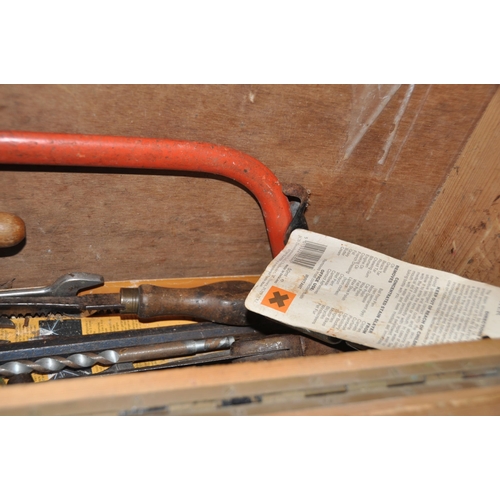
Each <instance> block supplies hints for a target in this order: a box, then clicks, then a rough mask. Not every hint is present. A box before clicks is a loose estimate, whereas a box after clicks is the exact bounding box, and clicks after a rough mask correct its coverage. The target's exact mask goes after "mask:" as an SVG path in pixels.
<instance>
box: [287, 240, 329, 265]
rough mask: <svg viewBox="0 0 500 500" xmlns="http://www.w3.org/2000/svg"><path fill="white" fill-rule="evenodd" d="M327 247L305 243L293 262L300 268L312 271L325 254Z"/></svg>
mask: <svg viewBox="0 0 500 500" xmlns="http://www.w3.org/2000/svg"><path fill="white" fill-rule="evenodd" d="M325 250H326V245H321V244H320V243H312V242H310V241H305V242H304V243H303V244H302V246H301V247H300V248H299V251H298V252H297V253H296V254H295V255H294V256H293V258H292V262H293V263H294V264H297V265H299V266H303V267H307V268H308V269H312V268H313V267H314V266H315V265H316V264H317V263H318V261H319V259H321V256H322V255H323V254H324V253H325Z"/></svg>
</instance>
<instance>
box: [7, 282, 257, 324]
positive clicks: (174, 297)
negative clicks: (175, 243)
mask: <svg viewBox="0 0 500 500" xmlns="http://www.w3.org/2000/svg"><path fill="white" fill-rule="evenodd" d="M253 286H254V284H253V283H250V282H247V281H220V282H216V283H211V284H208V285H203V286H199V287H195V288H164V287H159V286H155V285H141V286H139V287H136V288H121V289H120V293H119V294H90V295H83V296H76V297H68V296H62V297H57V296H56V297H37V296H32V297H30V296H19V297H15V296H13V297H5V298H0V316H2V315H3V316H26V315H30V316H35V315H50V314H75V313H95V312H114V313H119V314H123V315H134V316H137V317H138V318H139V319H142V320H144V319H145V320H147V319H158V318H161V317H165V316H176V317H189V318H193V319H197V320H205V321H212V322H214V323H221V324H226V325H246V324H247V323H248V322H247V314H248V311H247V309H246V308H245V299H246V297H247V295H248V294H249V293H250V290H251V289H252V288H253Z"/></svg>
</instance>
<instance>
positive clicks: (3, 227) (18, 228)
mask: <svg viewBox="0 0 500 500" xmlns="http://www.w3.org/2000/svg"><path fill="white" fill-rule="evenodd" d="M25 237H26V226H25V225H24V221H23V220H22V219H21V218H20V217H18V216H17V215H14V214H9V213H7V212H0V248H9V247H13V246H15V245H18V244H19V243H21V241H23V240H24V238H25Z"/></svg>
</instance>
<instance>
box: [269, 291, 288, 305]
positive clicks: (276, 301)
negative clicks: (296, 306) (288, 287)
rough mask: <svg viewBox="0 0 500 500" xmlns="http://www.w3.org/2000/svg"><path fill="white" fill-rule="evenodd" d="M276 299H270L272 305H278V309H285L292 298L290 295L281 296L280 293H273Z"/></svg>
mask: <svg viewBox="0 0 500 500" xmlns="http://www.w3.org/2000/svg"><path fill="white" fill-rule="evenodd" d="M273 295H274V298H272V299H269V303H270V304H276V305H277V306H278V307H285V302H286V301H287V300H288V299H289V298H290V297H289V296H288V295H286V294H285V295H281V293H280V292H274V293H273Z"/></svg>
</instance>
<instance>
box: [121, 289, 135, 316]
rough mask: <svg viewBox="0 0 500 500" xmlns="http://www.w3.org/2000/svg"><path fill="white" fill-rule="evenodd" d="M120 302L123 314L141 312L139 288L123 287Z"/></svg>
mask: <svg viewBox="0 0 500 500" xmlns="http://www.w3.org/2000/svg"><path fill="white" fill-rule="evenodd" d="M120 302H121V305H122V306H123V311H122V314H137V313H138V312H139V289H138V288H121V289H120Z"/></svg>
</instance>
